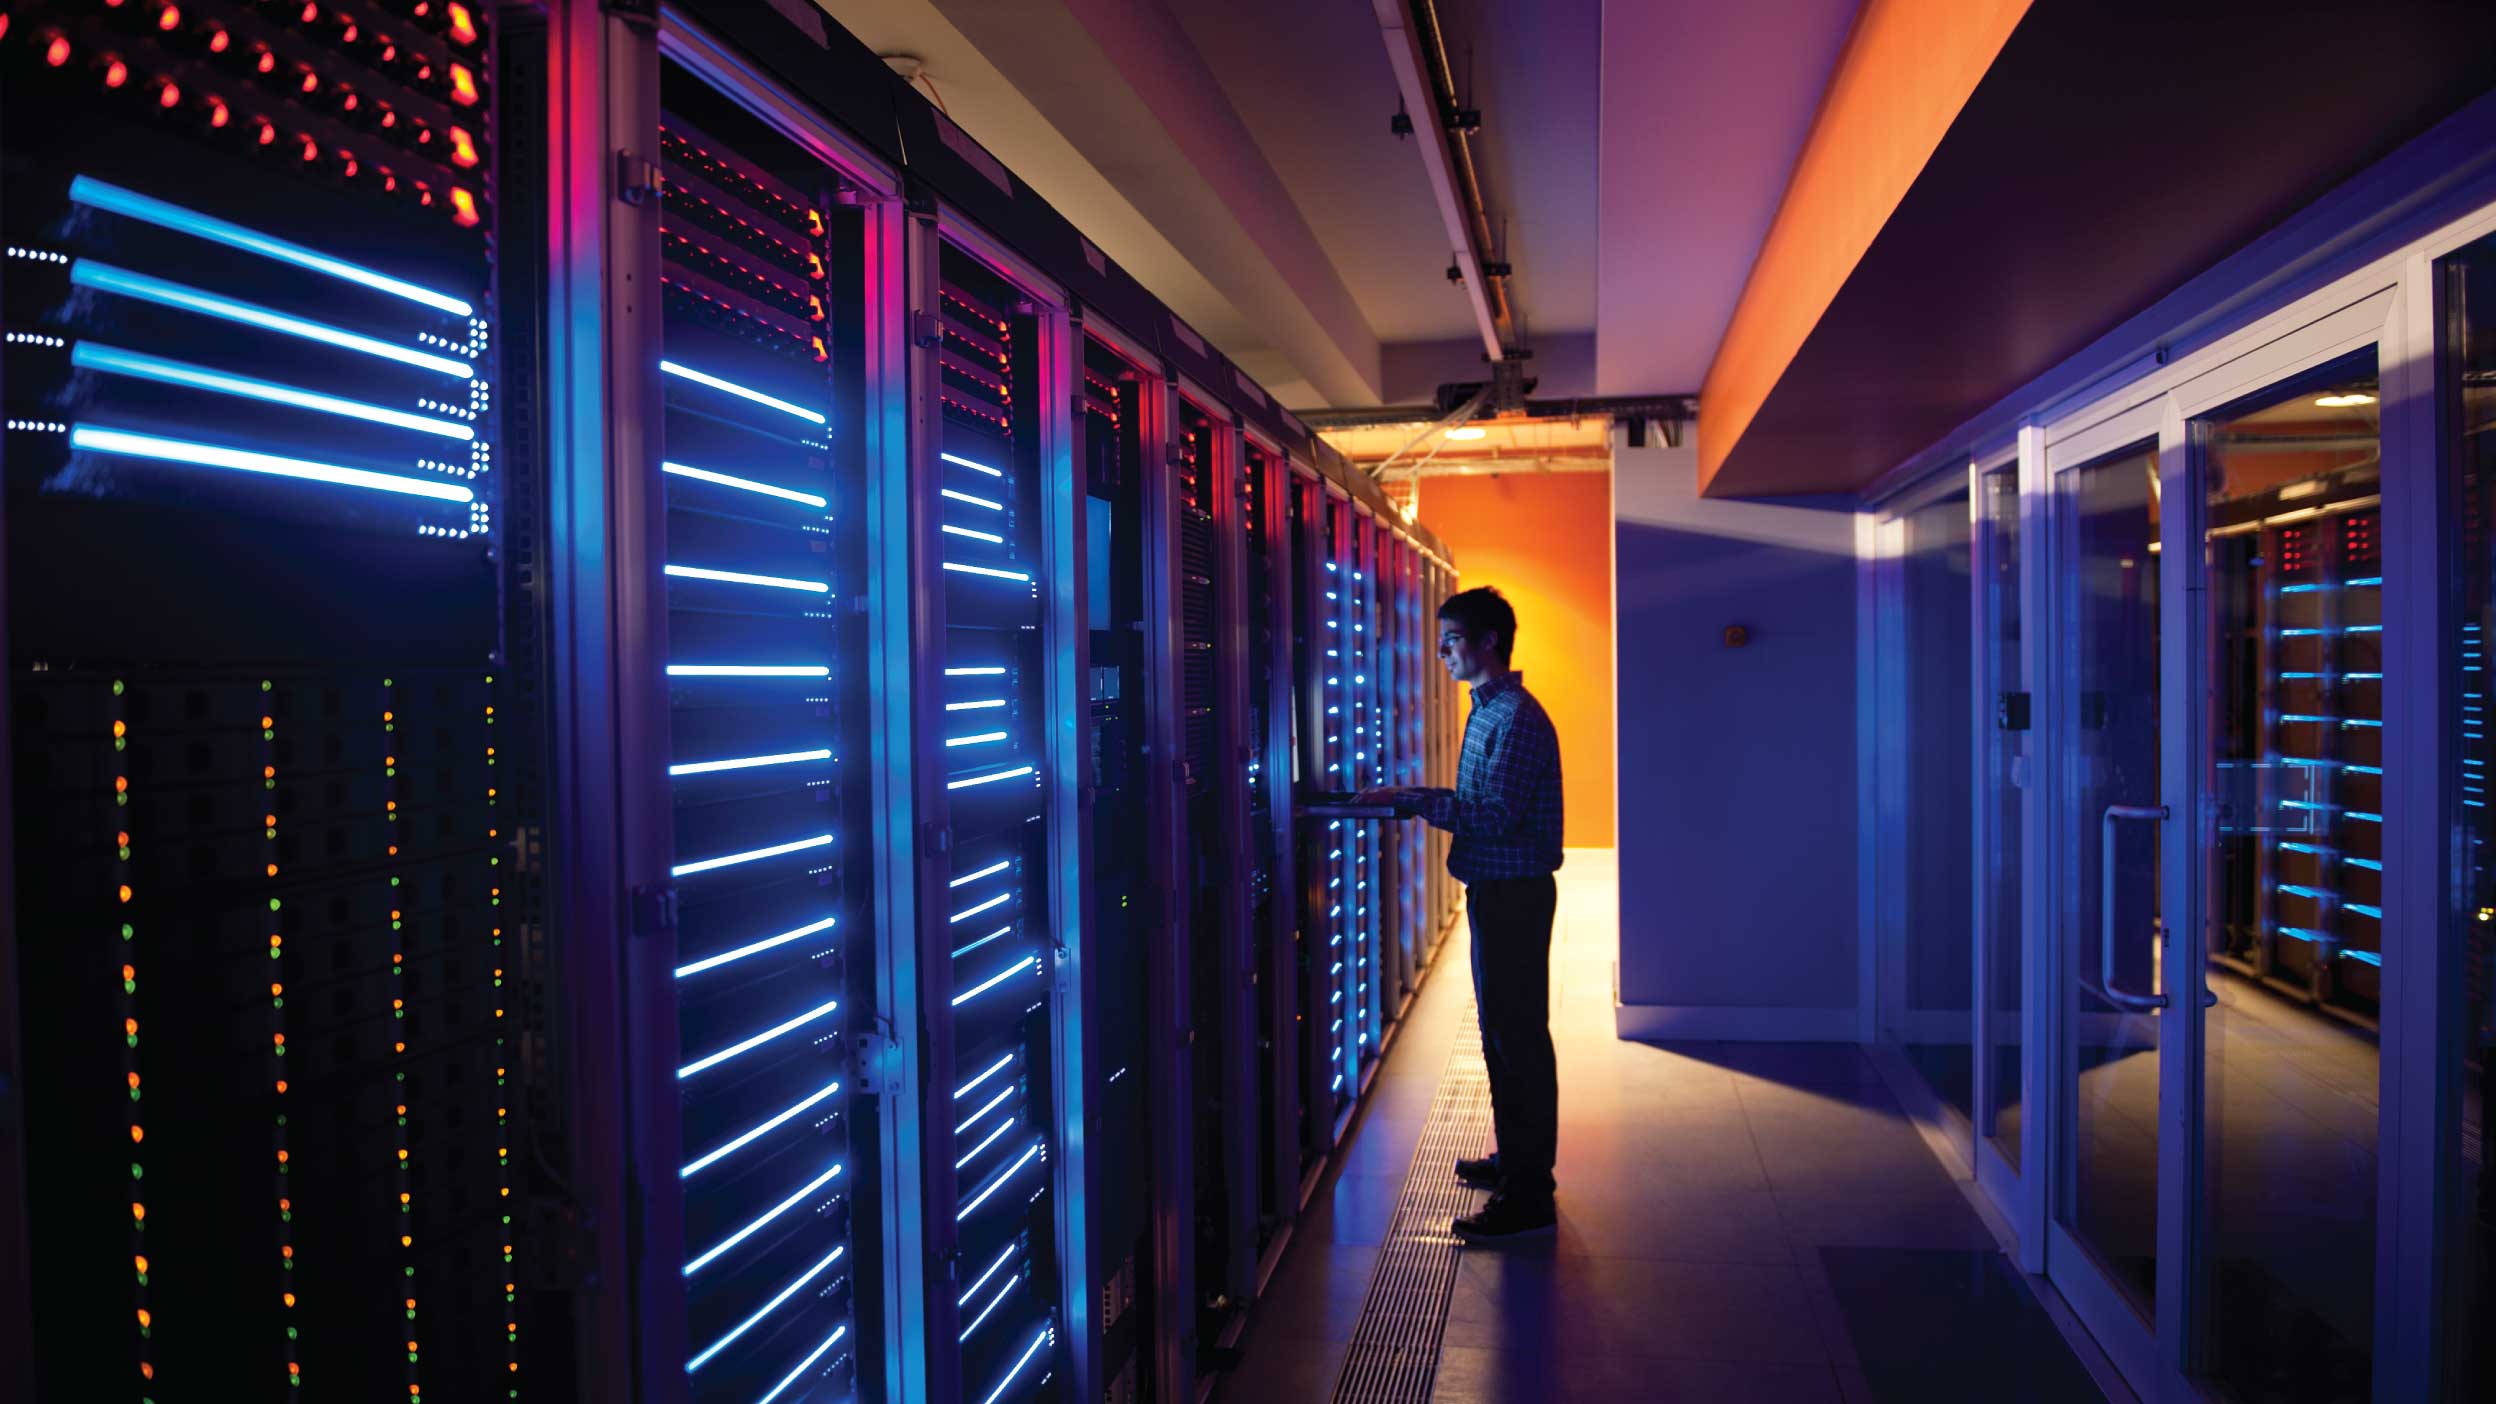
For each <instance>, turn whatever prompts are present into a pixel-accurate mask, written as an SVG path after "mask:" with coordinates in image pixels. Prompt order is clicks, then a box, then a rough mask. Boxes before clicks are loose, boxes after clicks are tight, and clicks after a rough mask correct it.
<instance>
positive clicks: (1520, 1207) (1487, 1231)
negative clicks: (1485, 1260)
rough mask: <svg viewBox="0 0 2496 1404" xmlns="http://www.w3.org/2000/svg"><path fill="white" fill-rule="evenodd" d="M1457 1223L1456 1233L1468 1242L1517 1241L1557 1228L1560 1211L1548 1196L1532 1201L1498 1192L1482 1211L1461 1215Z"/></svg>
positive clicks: (1455, 1226) (1540, 1235)
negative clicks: (1509, 1196)
mask: <svg viewBox="0 0 2496 1404" xmlns="http://www.w3.org/2000/svg"><path fill="white" fill-rule="evenodd" d="M1453 1227H1454V1229H1455V1231H1456V1236H1457V1237H1458V1238H1461V1239H1463V1240H1464V1241H1466V1242H1467V1243H1513V1242H1516V1241H1518V1240H1520V1239H1528V1238H1540V1237H1542V1236H1543V1235H1544V1234H1547V1233H1552V1232H1555V1231H1556V1230H1558V1228H1559V1227H1560V1215H1559V1211H1558V1210H1556V1209H1554V1208H1553V1207H1552V1203H1551V1201H1550V1200H1548V1199H1545V1200H1541V1201H1538V1202H1533V1203H1528V1202H1527V1201H1525V1200H1521V1199H1510V1198H1508V1197H1507V1196H1505V1195H1495V1196H1493V1197H1492V1199H1491V1202H1490V1203H1488V1204H1486V1205H1484V1206H1482V1212H1481V1213H1479V1214H1469V1215H1467V1216H1466V1217H1464V1218H1461V1219H1458V1220H1457V1221H1456V1222H1455V1224H1454V1225H1453Z"/></svg>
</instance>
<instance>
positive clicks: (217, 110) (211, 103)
mask: <svg viewBox="0 0 2496 1404" xmlns="http://www.w3.org/2000/svg"><path fill="white" fill-rule="evenodd" d="M233 115H234V114H233V113H231V112H229V111H227V110H226V106H225V103H224V102H223V101H221V100H220V99H217V98H210V99H208V125H209V126H211V127H217V128H222V127H224V126H225V124H226V123H227V122H228V121H230V120H232V118H233Z"/></svg>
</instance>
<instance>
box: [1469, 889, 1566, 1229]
mask: <svg viewBox="0 0 2496 1404" xmlns="http://www.w3.org/2000/svg"><path fill="white" fill-rule="evenodd" d="M1559 902H1560V887H1559V884H1558V883H1557V882H1554V881H1553V880H1552V879H1551V878H1550V877H1548V876H1545V877H1533V878H1502V879H1499V880H1497V881H1492V882H1476V883H1469V884H1467V885H1466V887H1465V913H1466V917H1467V919H1468V920H1469V921H1470V922H1471V923H1472V926H1473V1002H1474V1005H1475V1006H1476V1007H1477V1008H1478V1009H1480V1011H1481V1015H1482V1061H1483V1062H1484V1063H1485V1064H1487V1065H1488V1066H1489V1068H1490V1073H1491V1124H1492V1125H1493V1126H1494V1127H1495V1128H1496V1130H1497V1134H1498V1136H1499V1192H1500V1193H1501V1194H1503V1195H1509V1196H1513V1197H1515V1198H1519V1199H1526V1200H1534V1199H1547V1198H1549V1197H1550V1196H1551V1190H1552V1179H1551V1165H1552V1159H1553V1157H1554V1156H1555V1154H1556V1153H1557V1151H1558V1146H1559V1138H1560V1070H1559V1066H1558V1063H1557V1061H1556V1060H1555V1059H1554V1057H1553V1055H1552V1051H1551V916H1552V912H1553V910H1554V909H1555V908H1556V907H1557V906H1558V905H1559Z"/></svg>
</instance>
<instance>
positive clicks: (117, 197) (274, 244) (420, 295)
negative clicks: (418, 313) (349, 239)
mask: <svg viewBox="0 0 2496 1404" xmlns="http://www.w3.org/2000/svg"><path fill="white" fill-rule="evenodd" d="M69 198H70V199H72V200H74V201H76V202H77V203H79V204H81V205H85V206H87V207H88V208H89V209H97V210H104V211H106V212H108V213H111V214H117V215H121V216H123V217H124V218H126V219H135V220H138V221H140V222H141V223H144V224H153V225H156V226H157V227H159V228H162V229H170V230H173V231H174V232H176V233H178V234H188V235H191V236H192V237H193V238H198V239H205V240H207V241H208V242H210V243H212V244H223V245H225V246H226V247H227V248H229V249H241V250H242V251H244V252H245V253H255V254H258V255H260V256H261V257H263V258H272V259H275V260H277V261H278V262H280V263H291V264H293V265H294V266H295V267H297V268H302V269H306V270H309V271H311V272H314V273H325V274H327V275H329V276H330V277H332V278H339V279H343V280H345V281H346V282H350V283H356V284H360V285H362V286H364V287H368V288H371V289H373V290H374V291H376V292H385V293H388V294H390V295H391V296H393V297H403V298H406V299H407V300H408V301H410V302H418V303H422V304H424V305H425V306H427V307H430V308H433V309H434V310H435V311H437V312H448V313H450V314H451V315H452V316H454V317H472V316H475V315H476V309H475V308H474V307H471V306H469V305H468V304H467V303H466V302H463V301H461V300H460V299H458V298H456V297H452V296H450V295H449V294H447V293H438V292H435V291H433V290H432V289H430V288H420V287H418V286H416V285H415V284H414V283H407V282H401V281H400V280H398V279H396V278H393V277H390V276H389V275H387V274H383V273H377V272H374V271H373V270H372V269H370V268H366V267H364V266H362V265H361V264H354V263H349V262H347V261H346V260H345V259H343V258H332V257H331V256H329V255H328V254H325V253H321V252H318V251H316V250H313V249H307V248H305V247H304V246H303V245H301V244H293V243H288V242H287V241H286V240H284V239H279V238H275V237H273V236H271V235H267V234H262V233H259V232H257V231H255V230H250V229H245V228H244V227H243V226H241V225H239V224H229V223H227V222H226V221H224V220H222V219H218V218H216V217H215V216H213V215H204V214H201V213H199V212H198V211H196V210H186V209H184V208H182V207H181V206H180V205H172V204H167V203H166V202H164V201H162V200H158V199H155V198H153V197H151V196H147V195H141V194H139V193H138V192H137V191H135V190H124V189H122V188H121V187H120V186H118V185H107V184H106V183H104V182H103V181H100V180H97V179H96V178H95V177H93V176H83V175H82V176H80V177H78V178H77V179H75V180H73V181H71V182H70V183H69Z"/></svg>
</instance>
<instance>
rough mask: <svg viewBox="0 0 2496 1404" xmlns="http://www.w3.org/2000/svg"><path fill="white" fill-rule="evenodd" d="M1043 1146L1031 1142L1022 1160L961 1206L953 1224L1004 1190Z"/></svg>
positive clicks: (1039, 1142) (968, 1215)
mask: <svg viewBox="0 0 2496 1404" xmlns="http://www.w3.org/2000/svg"><path fill="white" fill-rule="evenodd" d="M1044 1144H1046V1143H1045V1142H1041V1141H1034V1142H1032V1143H1031V1149H1030V1150H1027V1151H1024V1152H1023V1158H1022V1159H1020V1160H1017V1161H1015V1162H1014V1163H1013V1164H1012V1165H1009V1166H1007V1167H1006V1168H1005V1173H1003V1174H1001V1175H999V1176H997V1177H996V1178H995V1179H993V1180H990V1181H989V1182H988V1188H986V1189H984V1190H981V1191H980V1192H979V1195H978V1197H977V1198H975V1199H973V1200H972V1201H971V1202H970V1203H968V1204H965V1205H963V1206H962V1212H960V1213H958V1214H956V1215H954V1216H953V1218H954V1222H956V1223H960V1222H961V1221H962V1220H964V1219H967V1218H969V1217H970V1216H971V1213H972V1211H973V1210H975V1209H977V1208H979V1206H981V1205H982V1204H985V1203H987V1202H988V1197H989V1196H990V1195H993V1194H995V1193H996V1192H997V1191H998V1190H1001V1189H1004V1188H1005V1182H1006V1181H1008V1180H1011V1179H1013V1178H1014V1177H1015V1176H1016V1175H1019V1174H1021V1173H1023V1167H1024V1166H1026V1165H1029V1164H1030V1163H1031V1158H1032V1157H1033V1156H1035V1155H1038V1154H1039V1153H1040V1147H1041V1146H1042V1145H1044Z"/></svg>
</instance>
